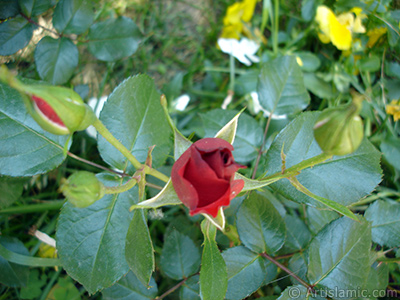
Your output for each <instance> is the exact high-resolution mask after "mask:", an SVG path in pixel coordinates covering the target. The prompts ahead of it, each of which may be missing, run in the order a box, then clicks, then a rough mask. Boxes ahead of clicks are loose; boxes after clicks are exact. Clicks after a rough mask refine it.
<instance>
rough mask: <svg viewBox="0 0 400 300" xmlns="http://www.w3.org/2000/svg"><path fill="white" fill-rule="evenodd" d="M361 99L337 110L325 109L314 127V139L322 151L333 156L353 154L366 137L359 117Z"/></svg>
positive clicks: (354, 100) (336, 108)
mask: <svg viewBox="0 0 400 300" xmlns="http://www.w3.org/2000/svg"><path fill="white" fill-rule="evenodd" d="M360 109H361V101H360V99H359V98H357V99H353V102H352V103H350V104H348V105H344V106H339V107H335V108H328V109H325V110H324V111H323V112H322V113H321V114H320V116H319V118H318V120H317V122H316V123H315V125H314V137H315V139H316V141H317V143H318V145H319V146H320V147H321V149H322V151H323V152H325V153H327V154H331V155H346V154H350V153H353V152H354V151H356V150H357V148H358V147H359V146H360V144H361V141H362V139H363V136H364V129H363V123H362V120H361V118H360V116H359V115H358V112H359V110H360Z"/></svg>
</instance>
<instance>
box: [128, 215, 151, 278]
mask: <svg viewBox="0 0 400 300" xmlns="http://www.w3.org/2000/svg"><path fill="white" fill-rule="evenodd" d="M125 258H126V261H127V262H128V265H129V268H130V269H131V270H132V272H133V273H134V274H135V275H136V277H137V278H138V279H139V280H140V282H141V283H142V284H143V285H144V286H148V285H149V283H150V280H151V273H153V271H154V267H155V265H154V249H153V243H152V242H151V237H150V232H149V228H148V227H147V221H146V218H145V212H144V211H143V210H135V211H134V212H133V218H132V221H131V224H130V225H129V229H128V234H127V235H126V244H125Z"/></svg>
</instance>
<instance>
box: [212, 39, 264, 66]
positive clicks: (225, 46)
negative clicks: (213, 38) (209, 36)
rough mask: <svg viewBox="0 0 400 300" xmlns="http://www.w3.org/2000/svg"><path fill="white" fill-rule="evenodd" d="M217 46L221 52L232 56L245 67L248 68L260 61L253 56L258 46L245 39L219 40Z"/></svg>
mask: <svg viewBox="0 0 400 300" xmlns="http://www.w3.org/2000/svg"><path fill="white" fill-rule="evenodd" d="M218 46H219V47H220V48H221V51H222V52H224V53H227V54H232V55H233V56H234V57H236V58H237V59H238V60H239V61H240V62H241V63H243V64H245V65H246V66H250V65H251V63H258V62H260V59H259V58H258V57H257V56H255V54H256V52H257V50H258V48H260V45H258V44H257V43H256V42H254V41H252V40H249V39H247V38H242V39H241V40H240V41H238V40H236V39H223V38H219V39H218Z"/></svg>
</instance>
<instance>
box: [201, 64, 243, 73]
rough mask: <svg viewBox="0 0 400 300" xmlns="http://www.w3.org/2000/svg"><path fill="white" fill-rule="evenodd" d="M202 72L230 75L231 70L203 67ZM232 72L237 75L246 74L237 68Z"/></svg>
mask: <svg viewBox="0 0 400 300" xmlns="http://www.w3.org/2000/svg"><path fill="white" fill-rule="evenodd" d="M204 72H219V73H231V72H232V71H231V68H223V67H214V66H208V67H204ZM234 72H235V74H237V75H244V74H247V71H246V70H240V69H237V68H235V70H234Z"/></svg>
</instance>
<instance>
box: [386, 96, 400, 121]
mask: <svg viewBox="0 0 400 300" xmlns="http://www.w3.org/2000/svg"><path fill="white" fill-rule="evenodd" d="M386 113H387V114H388V115H392V116H393V120H394V121H395V122H396V121H397V120H399V119H400V100H393V101H392V102H391V103H390V104H388V105H386Z"/></svg>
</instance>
